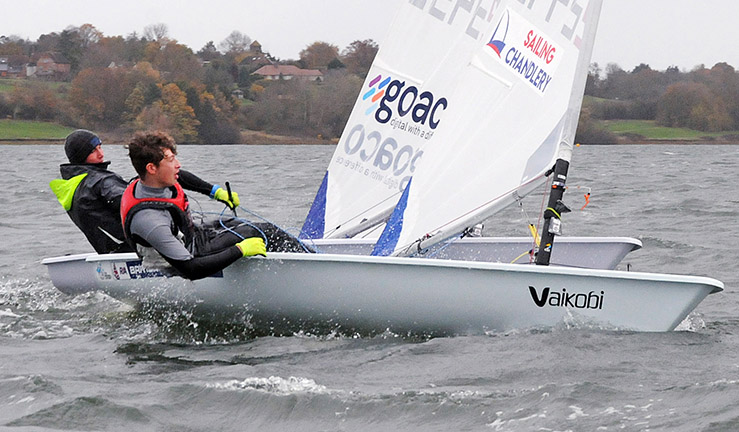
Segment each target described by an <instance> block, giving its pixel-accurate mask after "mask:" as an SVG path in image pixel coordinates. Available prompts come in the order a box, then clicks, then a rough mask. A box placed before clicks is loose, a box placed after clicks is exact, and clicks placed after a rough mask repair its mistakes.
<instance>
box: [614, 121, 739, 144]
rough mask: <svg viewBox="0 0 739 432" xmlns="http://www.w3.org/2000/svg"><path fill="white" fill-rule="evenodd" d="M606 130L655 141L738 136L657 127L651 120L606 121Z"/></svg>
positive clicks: (726, 133)
mask: <svg viewBox="0 0 739 432" xmlns="http://www.w3.org/2000/svg"><path fill="white" fill-rule="evenodd" d="M603 125H604V126H605V128H606V129H608V130H609V131H611V132H613V133H614V134H616V135H627V134H636V135H641V136H643V137H644V138H647V139H656V140H660V139H663V140H694V139H700V138H703V137H720V136H725V135H739V131H723V132H702V131H697V130H693V129H687V128H671V127H664V126H658V125H657V124H656V123H655V122H654V121H653V120H606V121H603Z"/></svg>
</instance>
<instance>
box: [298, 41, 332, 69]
mask: <svg viewBox="0 0 739 432" xmlns="http://www.w3.org/2000/svg"><path fill="white" fill-rule="evenodd" d="M338 56H339V48H338V47H337V46H336V45H331V44H329V43H326V42H314V43H312V44H311V45H309V46H308V47H306V48H305V49H304V50H302V51H300V61H301V62H302V64H303V65H304V67H306V68H308V69H327V68H328V64H329V63H331V61H332V60H333V59H335V58H337V57H338Z"/></svg>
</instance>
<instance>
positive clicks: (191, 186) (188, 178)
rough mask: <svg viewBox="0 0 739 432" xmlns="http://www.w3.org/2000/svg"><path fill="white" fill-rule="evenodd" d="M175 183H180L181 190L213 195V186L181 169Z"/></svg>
mask: <svg viewBox="0 0 739 432" xmlns="http://www.w3.org/2000/svg"><path fill="white" fill-rule="evenodd" d="M177 181H178V182H179V183H180V186H182V188H183V189H187V190H191V191H194V192H199V193H201V194H203V195H208V196H212V195H213V193H212V190H213V186H214V185H212V184H210V183H208V182H207V181H205V180H203V179H201V178H200V177H198V176H196V175H195V174H193V173H191V172H190V171H185V170H183V169H181V170H180V173H179V178H178V179H177Z"/></svg>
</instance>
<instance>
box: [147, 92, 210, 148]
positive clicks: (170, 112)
mask: <svg viewBox="0 0 739 432" xmlns="http://www.w3.org/2000/svg"><path fill="white" fill-rule="evenodd" d="M153 106H154V107H155V108H157V109H158V110H160V111H161V112H162V113H164V114H165V115H166V116H167V118H169V120H170V121H171V122H172V128H171V129H169V130H168V131H167V132H169V134H170V135H172V138H174V139H175V141H182V142H195V141H196V140H197V137H198V132H197V130H196V129H195V128H196V127H197V125H199V124H200V122H199V121H198V120H197V119H196V118H195V111H194V110H193V109H192V107H191V106H190V105H188V104H187V95H186V94H185V92H183V91H182V90H180V88H179V87H178V86H177V84H174V83H170V84H167V85H165V86H164V87H163V88H162V98H161V99H160V100H159V101H156V102H154V104H153Z"/></svg>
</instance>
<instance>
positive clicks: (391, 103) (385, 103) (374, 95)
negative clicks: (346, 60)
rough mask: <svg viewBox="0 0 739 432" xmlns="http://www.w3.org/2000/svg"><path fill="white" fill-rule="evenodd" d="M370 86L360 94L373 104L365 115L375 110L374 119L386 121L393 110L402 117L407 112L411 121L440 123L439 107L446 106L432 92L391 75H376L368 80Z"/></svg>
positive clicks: (432, 125) (446, 102) (434, 124)
mask: <svg viewBox="0 0 739 432" xmlns="http://www.w3.org/2000/svg"><path fill="white" fill-rule="evenodd" d="M369 87H370V89H369V90H367V92H366V93H364V95H362V99H363V100H368V99H370V100H371V102H372V105H371V106H370V107H369V108H368V109H367V111H365V114H366V115H369V114H372V113H373V112H374V113H375V120H377V121H378V122H379V123H382V124H385V123H387V122H388V121H390V119H391V118H392V117H393V114H394V111H393V109H395V111H396V112H397V114H398V116H400V117H401V118H403V117H405V116H406V115H408V114H410V115H411V118H412V119H413V121H414V122H416V123H420V124H422V125H425V124H426V122H427V121H428V125H429V127H430V128H431V129H436V127H437V126H439V122H440V119H439V117H438V116H439V115H440V114H441V113H440V112H439V110H441V111H444V110H445V109H446V108H447V106H448V104H449V103H448V101H447V100H446V98H439V99H438V100H436V101H435V97H434V94H433V93H431V92H430V91H424V92H422V93H420V94H419V91H420V90H419V89H418V87H416V86H413V85H406V83H405V81H399V80H394V79H393V78H392V77H385V78H384V79H383V77H382V75H377V76H376V77H375V78H374V79H373V80H372V81H370V83H369Z"/></svg>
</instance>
